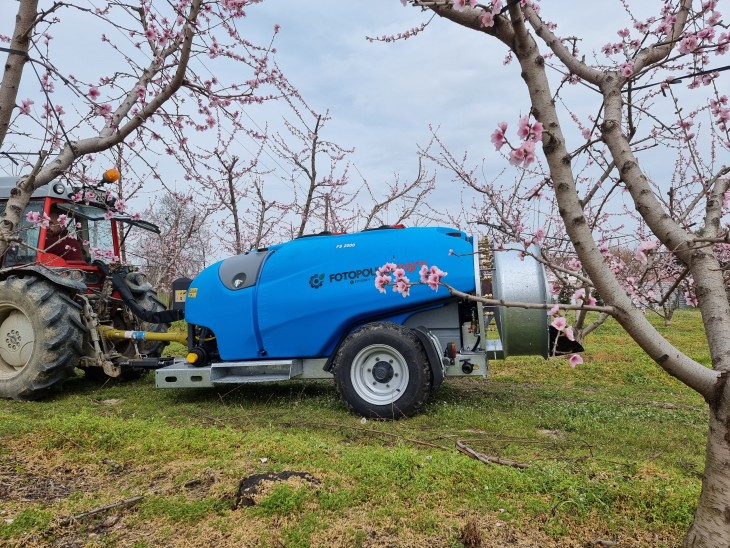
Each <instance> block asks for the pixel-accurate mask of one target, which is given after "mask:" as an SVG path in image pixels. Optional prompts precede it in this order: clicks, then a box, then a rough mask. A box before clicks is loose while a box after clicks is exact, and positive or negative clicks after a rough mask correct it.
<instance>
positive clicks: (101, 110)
mask: <svg viewBox="0 0 730 548" xmlns="http://www.w3.org/2000/svg"><path fill="white" fill-rule="evenodd" d="M96 113H97V114H98V115H100V116H104V117H107V116H109V115H110V114H111V113H112V106H111V105H110V104H109V103H104V104H103V105H99V106H98V107H96Z"/></svg>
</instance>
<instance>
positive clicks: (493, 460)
mask: <svg viewBox="0 0 730 548" xmlns="http://www.w3.org/2000/svg"><path fill="white" fill-rule="evenodd" d="M456 448H457V449H458V450H459V452H460V453H464V454H465V455H468V456H470V457H471V458H473V459H477V460H478V461H480V462H484V463H488V464H501V465H503V466H512V467H513V468H528V467H529V465H527V464H523V463H521V462H515V461H513V460H507V459H500V458H499V457H490V456H489V455H485V454H484V453H480V452H479V451H475V450H474V449H472V448H471V447H469V446H468V445H466V444H465V443H464V442H461V441H459V440H456Z"/></svg>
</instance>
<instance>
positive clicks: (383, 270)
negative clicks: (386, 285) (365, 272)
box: [376, 263, 398, 275]
mask: <svg viewBox="0 0 730 548" xmlns="http://www.w3.org/2000/svg"><path fill="white" fill-rule="evenodd" d="M396 268H398V267H397V265H396V264H395V263H385V264H384V265H383V266H381V267H380V268H378V269H377V271H376V273H377V274H379V275H384V274H390V273H391V272H395V269H396Z"/></svg>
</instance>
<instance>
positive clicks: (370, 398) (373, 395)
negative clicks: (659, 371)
mask: <svg viewBox="0 0 730 548" xmlns="http://www.w3.org/2000/svg"><path fill="white" fill-rule="evenodd" d="M350 380H351V381H352V386H353V388H354V389H355V392H357V395H358V396H360V397H361V398H362V399H363V400H365V401H366V402H368V403H371V404H373V405H388V404H391V403H394V402H395V401H397V400H398V399H399V398H400V397H401V396H402V395H403V394H404V393H405V391H406V388H407V387H408V380H409V375H408V364H407V363H406V360H405V358H404V357H403V355H402V354H401V353H400V352H398V351H397V350H396V349H395V348H393V347H392V346H388V345H386V344H373V345H370V346H368V347H365V348H363V349H362V350H360V352H358V353H357V355H356V356H355V358H354V359H353V360H352V367H351V369H350Z"/></svg>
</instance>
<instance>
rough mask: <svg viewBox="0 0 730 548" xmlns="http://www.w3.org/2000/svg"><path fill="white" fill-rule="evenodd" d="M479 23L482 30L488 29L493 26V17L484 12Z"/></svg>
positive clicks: (489, 13)
mask: <svg viewBox="0 0 730 548" xmlns="http://www.w3.org/2000/svg"><path fill="white" fill-rule="evenodd" d="M479 23H480V25H481V27H482V28H485V29H488V28H491V27H493V26H494V15H492V13H491V12H489V11H485V12H484V13H483V14H482V15H481V17H479Z"/></svg>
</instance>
